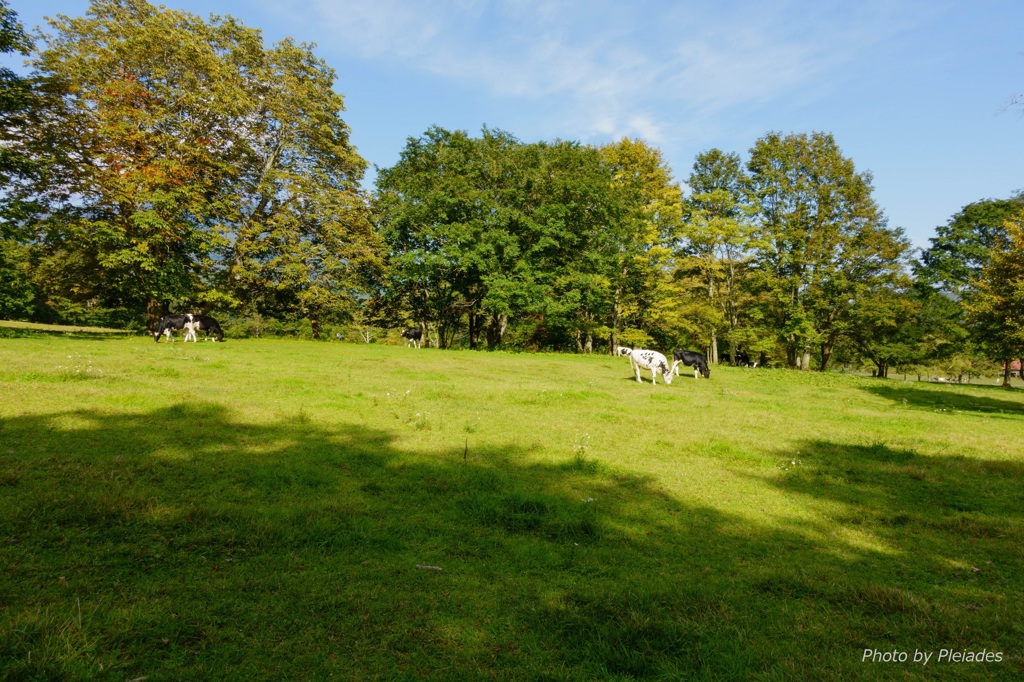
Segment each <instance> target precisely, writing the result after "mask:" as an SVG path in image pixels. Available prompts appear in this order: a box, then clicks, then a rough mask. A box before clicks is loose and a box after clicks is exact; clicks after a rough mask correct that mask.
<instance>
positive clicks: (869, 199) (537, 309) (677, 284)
mask: <svg viewBox="0 0 1024 682" xmlns="http://www.w3.org/2000/svg"><path fill="white" fill-rule="evenodd" d="M49 30H50V31H51V33H50V34H49V35H45V36H36V37H33V36H30V35H28V34H27V33H26V32H25V31H24V29H23V28H22V27H21V25H20V24H19V23H18V21H17V17H16V15H15V13H14V12H13V11H12V10H10V9H9V7H8V6H7V4H6V2H5V1H4V0H0V50H2V51H3V52H6V53H21V54H23V55H26V56H27V57H28V58H29V65H30V68H31V72H30V74H29V75H28V76H24V77H22V76H18V75H16V74H14V73H13V72H11V71H9V70H4V71H3V72H2V73H0V86H2V91H0V122H2V125H0V135H2V144H0V183H2V202H0V203H2V205H0V210H2V213H0V230H2V232H0V317H4V318H16V319H31V320H38V321H74V322H83V321H88V322H92V323H101V324H102V323H106V324H113V325H120V326H133V325H136V326H139V327H142V326H146V325H149V326H152V325H153V323H154V321H155V320H156V319H157V318H159V317H160V315H162V314H164V313H166V312H168V311H171V310H174V311H177V310H183V309H186V308H187V309H189V310H194V311H202V312H208V313H209V312H213V313H217V314H222V315H226V316H228V317H229V318H231V319H233V320H253V319H257V320H292V321H295V320H303V321H306V322H307V323H308V326H309V329H310V333H311V335H312V336H313V337H320V336H324V335H326V334H325V333H324V330H325V328H326V327H327V326H328V325H335V326H337V325H343V326H347V327H348V328H350V329H361V330H364V331H365V330H369V329H374V328H397V327H401V326H418V327H421V328H422V329H423V331H424V332H425V334H426V336H427V337H428V338H429V339H430V340H431V343H433V344H434V345H437V346H439V347H443V348H447V347H453V346H464V347H468V348H489V349H497V348H513V349H525V350H560V351H577V352H609V351H611V350H612V349H613V348H614V347H615V346H616V345H620V344H624V345H653V346H656V347H660V348H672V347H676V346H680V345H685V346H688V347H693V348H698V349H701V350H703V351H705V352H706V353H707V354H708V356H709V360H710V361H711V362H713V363H715V362H733V363H738V362H740V361H747V360H749V361H756V362H759V363H761V364H768V363H771V364H775V365H781V366H787V367H792V368H800V369H819V370H826V369H829V368H830V367H834V366H836V364H837V363H843V364H849V363H858V364H859V363H862V362H868V363H870V364H871V365H872V366H873V367H874V371H875V372H876V374H878V375H879V376H883V377H884V376H887V375H888V373H889V371H890V370H891V369H893V368H896V369H902V370H906V371H915V370H916V369H918V368H922V367H930V366H935V367H942V368H943V371H944V373H946V374H950V373H952V374H957V373H964V372H969V371H977V370H978V369H979V368H980V366H981V363H983V362H985V361H986V359H987V360H996V361H1005V364H1006V376H1007V379H1008V372H1009V361H1010V360H1012V359H1014V358H1019V357H1020V356H1021V355H1022V354H1024V319H1022V318H1024V305H1022V302H1024V248H1022V247H1024V234H1022V216H1024V196H1022V195H1017V196H1014V197H1010V198H1008V199H1004V200H982V201H979V202H976V203H973V204H971V205H969V206H967V207H965V208H964V209H963V210H962V211H961V212H959V213H958V214H957V215H955V216H953V217H952V218H951V219H950V221H949V223H948V224H947V225H945V226H941V227H939V228H938V229H937V233H936V236H935V237H934V238H933V239H932V240H931V246H930V247H929V248H927V249H925V250H924V251H923V252H921V253H919V254H918V253H915V252H914V250H913V249H912V248H911V245H910V242H909V241H908V239H907V238H906V236H905V234H904V233H903V231H902V230H901V229H900V228H898V227H892V226H890V225H889V224H888V222H887V220H886V217H885V214H884V212H883V211H882V209H881V208H880V207H879V206H878V205H877V204H876V202H875V200H874V198H873V196H872V193H873V187H872V178H871V175H870V173H867V172H864V171H858V170H857V168H856V167H855V165H854V163H853V161H852V160H851V159H849V158H847V157H846V156H844V155H843V153H842V150H841V148H840V147H839V145H838V144H837V142H836V140H835V139H834V138H833V136H832V135H830V134H828V133H823V132H813V133H793V134H782V133H778V132H770V133H767V134H765V135H764V136H763V137H761V138H760V139H758V140H756V141H755V142H754V144H753V145H752V147H751V148H750V149H749V150H748V158H747V160H746V162H743V161H742V160H741V158H740V156H739V154H737V153H734V152H726V151H722V150H718V149H711V150H708V151H705V152H703V153H701V154H699V155H698V156H697V158H696V159H695V161H694V164H693V167H692V169H691V171H690V174H689V176H688V177H687V178H686V179H685V191H684V187H683V186H682V185H681V184H680V183H679V182H678V181H676V180H675V179H673V176H672V171H671V169H670V168H669V167H668V165H667V163H666V162H665V160H664V159H663V158H662V155H661V152H660V151H659V150H658V149H657V148H654V147H652V146H650V145H648V144H646V143H645V142H643V141H642V140H636V139H628V138H627V139H622V140H620V141H617V142H614V143H610V144H605V145H598V146H595V145H585V144H581V143H579V142H575V141H571V140H570V141H567V140H554V141H542V142H523V141H520V140H518V139H516V138H515V137H514V136H513V135H512V134H510V133H508V132H505V131H501V130H494V129H490V128H486V127H484V128H483V129H482V130H481V132H480V133H479V135H471V134H469V133H468V132H466V131H452V130H446V129H444V128H442V127H439V126H434V127H431V128H429V129H428V130H426V131H425V132H424V133H423V134H422V135H419V136H416V137H410V138H409V139H408V140H407V141H406V145H405V147H404V149H403V151H402V153H401V156H400V158H399V160H398V162H397V163H396V164H395V165H394V166H391V167H389V168H382V169H378V172H377V179H376V185H375V188H374V190H373V191H372V192H366V191H364V190H363V189H362V185H361V182H362V180H363V177H364V173H365V170H366V168H367V163H366V161H365V160H364V159H362V158H361V157H360V156H359V154H358V152H357V150H356V149H355V148H354V147H353V146H352V144H351V142H350V130H349V128H348V126H347V125H346V123H345V122H344V119H343V118H342V115H343V113H344V100H343V98H342V96H341V95H340V94H338V93H337V92H336V91H335V89H334V86H335V82H336V74H335V72H334V71H333V70H332V69H331V68H330V67H329V66H328V65H327V64H326V63H325V62H324V61H323V60H321V59H319V58H318V57H316V55H315V54H314V52H313V48H312V46H310V45H306V44H303V43H298V42H296V41H294V40H291V39H288V40H285V41H282V42H280V43H278V44H275V45H272V46H267V45H265V44H264V42H263V40H262V37H261V35H260V32H259V31H257V30H255V29H252V28H248V27H246V26H244V25H242V24H241V23H240V22H238V21H237V20H235V19H233V18H231V17H216V16H214V17H210V18H209V19H208V20H203V19H201V18H198V17H196V16H194V15H191V14H189V13H187V12H183V11H175V10H169V9H166V8H163V7H155V6H153V5H151V4H149V3H147V2H145V1H144V0H93V1H92V2H91V4H90V6H89V9H88V11H87V12H86V14H85V16H83V17H79V18H70V17H65V16H58V17H56V18H54V19H52V20H50V26H49ZM332 328H333V327H332ZM370 336H371V335H370V333H369V332H367V333H366V336H365V337H364V340H368V339H369V338H370Z"/></svg>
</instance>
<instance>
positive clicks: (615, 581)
mask: <svg viewBox="0 0 1024 682" xmlns="http://www.w3.org/2000/svg"><path fill="white" fill-rule="evenodd" d="M802 450H803V449H802ZM0 454H2V456H3V460H2V462H3V467H2V470H0V495H2V497H3V500H4V505H3V507H2V509H0V528H2V530H0V558H2V567H3V571H4V576H5V577H4V580H3V581H0V603H2V604H3V605H4V607H3V610H2V611H0V660H2V661H7V662H8V663H9V665H8V672H9V673H10V675H9V677H10V679H19V678H25V679H28V678H31V679H39V678H54V679H56V678H65V679H66V678H84V677H100V678H103V677H110V678H111V679H125V678H126V677H127V678H135V677H140V676H146V675H153V676H155V677H159V678H165V679H186V678H187V679H228V678H235V679H324V678H330V677H344V678H352V679H375V678H384V679H444V680H450V679H474V680H475V679H480V678H494V679H531V680H532V679H551V680H555V679H754V678H764V679H769V678H777V679H800V678H805V679H806V678H808V677H815V678H817V679H858V678H863V679H875V678H877V675H878V669H872V668H871V667H870V666H865V665H864V664H862V663H861V661H860V657H861V652H862V650H863V648H864V647H877V648H892V647H897V648H903V649H909V650H911V651H913V649H914V648H915V647H917V648H922V647H930V648H933V649H935V650H937V649H938V648H939V647H940V646H941V647H956V648H970V647H979V648H980V647H982V646H987V647H989V648H990V649H991V648H995V649H997V650H1006V649H1007V647H1008V646H1010V645H1014V644H1016V643H1017V642H1019V641H1020V635H1021V634H1022V633H1021V628H1020V625H1019V623H1020V622H1022V620H1024V619H1021V618H1020V617H1019V616H1020V615H1021V614H1020V607H1019V603H1020V599H1019V597H1020V596H1021V594H1020V589H1019V587H1020V583H1019V578H1018V577H1016V576H1019V575H1021V574H1022V571H1021V570H1020V569H1021V568H1022V567H1021V565H1020V564H1021V556H1020V551H1019V546H1020V540H1021V536H1020V520H1021V519H1020V513H1021V512H1020V509H1021V507H1020V506H1019V502H1020V492H1019V491H1020V489H1021V488H1020V483H1021V480H1020V479H1021V473H1022V472H1021V470H1020V468H1019V467H1017V466H1016V465H1009V464H1006V465H996V464H994V463H993V464H984V463H974V462H969V461H966V460H957V459H955V458H952V459H949V460H932V459H928V460H925V459H924V458H921V457H919V456H917V455H915V454H914V453H910V452H900V451H891V450H889V449H888V448H885V447H884V446H876V447H874V448H868V449H863V450H862V449H857V448H848V447H842V446H838V445H834V444H830V443H826V442H819V443H810V444H808V445H807V448H806V452H805V453H804V454H801V455H799V457H800V459H801V460H802V463H801V464H800V465H798V466H797V467H796V468H795V469H794V470H793V471H794V472H798V473H793V474H791V473H790V471H789V470H787V471H786V472H785V473H784V474H783V475H782V476H781V477H773V476H768V477H765V485H766V487H773V486H774V487H777V488H778V489H779V490H781V491H782V493H783V494H784V495H785V496H792V497H794V498H795V497H807V496H809V497H814V498H818V499H821V500H825V501H828V502H830V503H832V505H831V506H830V508H833V507H834V508H836V509H839V510H840V511H838V512H836V517H835V519H834V522H835V523H836V524H838V526H845V525H850V526H857V527H858V528H861V529H863V533H864V534H867V535H876V536H879V538H880V540H881V542H880V543H878V544H880V545H881V546H880V547H878V546H870V545H869V544H865V543H862V542H861V541H860V539H859V538H858V537H853V536H849V534H848V533H845V532H843V533H841V535H842V536H843V537H836V536H833V535H832V534H831V530H830V525H829V524H830V523H832V521H833V520H831V519H828V518H827V515H823V516H822V520H821V521H818V522H815V523H808V522H779V523H774V522H768V521H767V520H764V521H763V522H762V520H759V519H757V515H756V513H752V514H751V516H749V517H748V516H742V517H740V516H735V515H729V514H723V513H721V512H720V511H718V510H716V509H714V508H711V507H706V506H700V505H694V504H689V503H687V502H686V501H685V500H680V499H677V498H675V497H673V496H671V495H668V494H666V493H665V492H664V491H662V490H660V489H659V488H658V487H657V485H656V484H655V482H654V481H652V480H650V479H647V478H643V477H637V476H632V475H628V474H624V473H618V472H615V471H610V470H608V469H607V468H606V467H605V466H603V465H601V464H600V463H597V462H595V461H593V460H589V459H586V458H584V457H577V458H575V459H570V460H567V461H566V462H564V463H562V464H556V465H551V464H549V465H539V464H524V463H523V462H524V461H525V460H526V456H525V455H526V453H523V452H521V451H519V450H517V449H516V448H513V447H510V448H500V449H499V448H495V449H489V450H482V449H477V448H474V447H473V446H472V445H470V446H469V451H468V453H467V452H466V450H465V449H464V447H462V444H461V443H459V444H458V445H456V444H453V447H452V451H451V452H450V453H447V454H446V453H440V454H437V455H435V456H425V455H418V454H414V453H409V452H403V451H402V450H401V449H400V448H398V447H397V446H396V443H395V439H394V436H393V435H392V434H389V433H387V432H383V431H376V430H372V429H366V428H359V427H351V426H343V427H337V426H331V425H324V424H319V423H316V422H313V421H312V420H310V419H309V418H307V417H305V416H304V415H302V414H301V413H300V414H299V415H296V416H295V418H294V419H291V420H287V421H283V422H281V423H277V424H252V423H247V422H245V421H244V420H242V419H239V418H237V417H236V416H235V415H233V414H232V413H230V412H229V411H227V410H226V409H224V408H223V407H221V406H218V405H211V404H179V405H173V406H171V407H169V408H166V409H160V410H154V411H152V412H150V413H146V414H137V415H124V414H119V413H108V412H103V411H98V410H72V411H67V412H62V413H59V414H51V415H44V416H24V417H16V418H12V419H7V420H5V421H3V422H0ZM789 456H790V454H786V457H787V458H788V457H789ZM792 456H793V457H794V459H795V458H796V457H797V455H792ZM918 469H920V470H921V472H922V473H921V474H920V475H921V478H916V477H915V476H916V474H915V472H916V471H917V470H918ZM805 471H806V472H807V473H804V472H805ZM932 479H934V481H933V480H932ZM985 490H991V492H992V493H994V496H986V495H985V494H984V493H985ZM1014 496H1016V497H1014ZM955 500H960V501H959V502H955ZM1014 500H1016V503H1017V506H1016V507H1014V506H1013V503H1014ZM954 504H956V505H959V506H950V505H954ZM933 508H934V509H937V510H938V512H937V513H936V512H935V511H934V509H933ZM752 512H753V510H752ZM858 519H859V520H858ZM840 530H842V529H841V528H840ZM854 535H855V534H854ZM1010 546H1014V547H1016V548H1017V549H1015V550H1013V551H1015V552H1016V555H1015V558H1012V559H1003V558H998V557H997V558H996V561H998V562H999V563H998V564H996V565H998V566H999V567H998V568H989V566H988V565H987V564H986V565H985V567H984V568H983V569H982V572H981V573H971V572H968V571H965V569H962V568H957V567H949V566H947V564H948V563H949V562H950V561H953V560H955V556H954V555H958V554H959V553H960V552H962V553H963V554H964V556H965V558H966V557H970V559H969V560H973V556H974V554H972V553H977V552H981V551H984V552H986V553H987V554H986V555H985V556H993V557H996V554H997V552H996V549H997V548H1004V549H1005V548H1007V547H1010ZM982 558H984V557H980V558H979V561H980V560H981V559H982ZM1004 560H1005V561H1006V569H1004V568H1003V566H1002V562H1003V561H1004ZM994 563H995V562H994ZM1010 568H1013V569H1016V574H1014V575H1010V574H1008V573H1007V572H1006V571H1008V570H1009V569H1010ZM438 569H440V570H438ZM990 576H991V577H990ZM992 581H995V582H992ZM1000 581H1001V582H1000ZM1014 618H1015V620H1014ZM1013 622H1015V623H1017V624H1016V625H1012V626H1011V625H1010V623H1013ZM1006 656H1007V658H1006V659H1005V660H1004V661H1003V663H1002V664H1001V666H1002V667H999V668H993V667H991V666H988V667H979V668H975V669H972V670H966V671H965V670H962V669H961V670H957V671H956V672H957V674H958V679H965V678H970V677H971V676H972V675H978V676H983V677H984V678H985V679H993V677H992V675H996V677H998V675H1000V674H1003V673H1004V672H1005V673H1006V674H1007V675H1008V676H1009V675H1010V673H1013V674H1017V673H1019V672H1020V670H1021V659H1020V655H1019V652H1008V653H1007V654H1006ZM101 666H102V667H101ZM900 672H901V673H906V674H907V675H908V676H910V677H913V674H914V673H917V672H919V671H917V670H915V669H911V668H909V667H908V668H907V669H905V670H900ZM965 673H966V674H965ZM922 674H924V673H922Z"/></svg>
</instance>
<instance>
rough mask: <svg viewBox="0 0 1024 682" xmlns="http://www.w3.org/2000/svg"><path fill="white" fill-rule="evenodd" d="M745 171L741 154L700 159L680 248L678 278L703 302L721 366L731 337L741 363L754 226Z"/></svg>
mask: <svg viewBox="0 0 1024 682" xmlns="http://www.w3.org/2000/svg"><path fill="white" fill-rule="evenodd" d="M743 182H744V177H743V171H742V168H741V166H740V158H739V155H737V154H726V153H724V152H722V151H720V150H718V149H712V150H709V151H707V152H704V153H701V154H698V155H697V159H696V161H694V164H693V171H692V172H691V173H690V178H689V180H688V184H689V186H690V189H691V194H690V196H689V197H688V199H687V201H686V204H685V207H686V211H685V213H686V215H685V220H684V223H683V228H682V230H681V233H680V235H681V237H682V240H681V243H680V244H679V247H678V254H677V256H678V257H679V259H680V260H679V270H678V271H677V279H679V280H680V281H681V282H683V286H684V288H686V289H689V290H690V294H691V295H695V296H696V298H697V300H698V301H701V302H703V304H704V306H706V307H707V310H706V311H705V312H704V314H703V315H700V317H702V318H703V319H705V320H706V326H705V329H704V333H703V334H701V336H703V337H704V338H706V339H708V349H709V355H708V361H709V362H711V363H712V364H716V363H718V353H719V336H720V335H721V334H725V338H726V339H727V340H728V343H729V355H730V357H731V358H732V359H733V360H734V361H735V358H736V355H737V353H736V350H737V338H736V337H737V334H736V330H737V328H738V326H739V323H740V315H741V306H742V303H741V301H742V299H743V293H742V286H741V285H742V281H743V278H744V275H745V274H746V271H747V261H748V255H747V254H748V245H749V240H750V229H751V225H750V222H749V221H748V220H747V219H746V212H745V210H744V204H743Z"/></svg>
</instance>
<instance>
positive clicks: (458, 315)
mask: <svg viewBox="0 0 1024 682" xmlns="http://www.w3.org/2000/svg"><path fill="white" fill-rule="evenodd" d="M618 196H621V193H620V192H617V191H616V188H615V185H614V183H613V181H612V176H611V173H610V172H609V167H608V165H607V164H605V163H604V162H603V161H602V158H601V155H600V153H599V152H598V150H597V149H594V148H592V147H586V146H582V145H579V144H577V143H573V142H563V141H557V142H553V143H542V142H541V143H531V144H524V143H522V142H519V141H518V140H515V139H514V138H512V137H511V136H509V135H508V134H506V133H502V132H500V131H493V130H489V129H486V128H485V129H484V130H483V132H482V135H481V136H480V137H479V138H473V137H470V136H469V135H468V134H467V133H465V132H462V131H457V132H452V131H447V130H444V129H442V128H438V127H433V128H430V129H429V130H428V131H427V132H426V133H425V134H424V135H423V136H421V137H419V138H411V139H409V140H408V141H407V144H406V147H405V149H404V150H403V152H402V155H401V158H400V160H399V162H398V163H397V164H396V165H395V166H393V167H391V168H386V169H382V170H381V171H380V172H379V174H378V179H377V198H376V207H377V215H378V219H379V224H380V230H381V234H382V235H383V238H384V239H385V241H386V242H387V245H388V252H389V260H390V263H389V266H390V267H389V278H388V285H387V286H386V288H385V290H384V292H383V298H384V300H385V302H386V304H387V307H389V308H390V309H391V310H392V311H393V313H394V314H395V315H396V316H398V317H402V318H405V319H407V320H409V321H412V322H415V323H417V324H420V325H424V326H426V327H428V328H429V327H435V326H436V328H437V332H438V340H439V343H440V344H441V345H442V346H447V345H449V344H451V343H453V342H454V341H455V339H456V338H457V336H458V335H459V334H461V333H462V332H463V331H466V332H467V336H468V340H469V345H470V347H473V348H475V347H478V345H479V343H480V341H481V339H482V338H483V337H484V336H486V340H487V343H488V346H489V347H492V348H493V347H496V346H497V345H498V344H500V343H502V340H503V338H504V335H505V333H506V330H507V329H508V327H509V324H510V323H512V324H514V325H524V326H531V328H532V331H530V332H529V336H530V339H529V342H530V343H531V344H538V345H559V346H561V345H563V344H564V343H565V342H566V341H567V340H570V339H571V340H572V342H573V343H575V344H576V345H577V348H578V349H580V350H588V349H589V348H591V347H592V345H593V341H594V339H595V338H596V337H598V336H602V335H603V334H605V333H607V331H608V327H607V322H608V318H609V314H610V310H611V307H612V302H613V300H614V286H613V277H614V274H615V272H616V269H615V266H614V263H615V262H616V261H615V255H616V254H617V253H618V248H619V246H620V245H621V243H622V241H621V239H620V235H619V233H618V232H617V231H616V228H618V227H620V226H621V225H622V224H623V223H622V221H621V220H620V216H621V204H620V203H618V202H617V201H616V197H618ZM527 320H532V323H528V322H527Z"/></svg>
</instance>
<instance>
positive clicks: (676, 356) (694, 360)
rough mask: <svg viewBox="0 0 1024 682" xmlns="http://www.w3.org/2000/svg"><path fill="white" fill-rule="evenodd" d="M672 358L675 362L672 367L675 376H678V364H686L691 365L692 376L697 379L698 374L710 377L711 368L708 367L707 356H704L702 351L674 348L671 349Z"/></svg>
mask: <svg viewBox="0 0 1024 682" xmlns="http://www.w3.org/2000/svg"><path fill="white" fill-rule="evenodd" d="M672 359H673V360H674V361H675V363H674V364H673V365H672V368H673V369H675V371H676V376H679V365H680V364H682V365H686V366H687V367H690V366H693V378H694V379H699V378H700V375H704V378H705V379H710V378H711V370H710V369H708V361H707V358H705V357H704V354H703V353H698V352H697V351H695V350H683V349H681V348H676V349H675V350H674V351H672Z"/></svg>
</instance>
